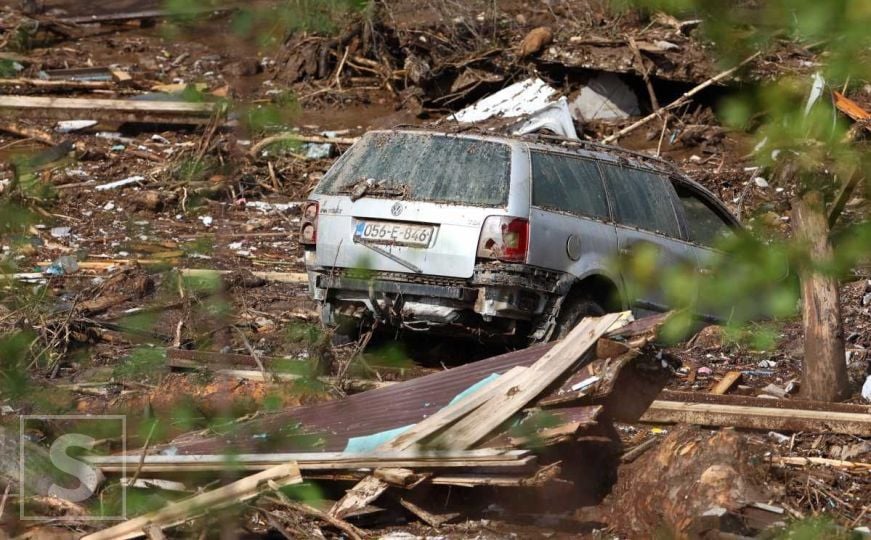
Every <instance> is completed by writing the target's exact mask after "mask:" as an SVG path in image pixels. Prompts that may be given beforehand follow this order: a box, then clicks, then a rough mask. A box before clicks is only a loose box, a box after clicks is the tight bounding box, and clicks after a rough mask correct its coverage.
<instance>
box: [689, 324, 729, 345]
mask: <svg viewBox="0 0 871 540" xmlns="http://www.w3.org/2000/svg"><path fill="white" fill-rule="evenodd" d="M691 345H692V346H693V347H700V348H702V349H716V348H719V347H722V346H723V327H722V326H716V325H710V326H706V327H704V328H702V329H701V330H699V333H698V334H696V336H695V337H694V338H693V339H692V342H691Z"/></svg>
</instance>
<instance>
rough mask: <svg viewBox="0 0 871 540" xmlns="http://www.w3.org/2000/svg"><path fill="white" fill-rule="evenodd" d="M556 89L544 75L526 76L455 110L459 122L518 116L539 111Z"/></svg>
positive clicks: (551, 97)
mask: <svg viewBox="0 0 871 540" xmlns="http://www.w3.org/2000/svg"><path fill="white" fill-rule="evenodd" d="M555 94H556V90H555V89H553V88H551V87H550V86H548V85H547V83H546V82H544V81H543V80H541V79H526V80H525V81H521V82H519V83H515V84H512V85H511V86H509V87H507V88H503V89H502V90H500V91H498V92H496V93H495V94H492V95H490V96H487V97H485V98H484V99H481V100H479V101H477V102H475V103H473V104H472V105H469V106H468V107H466V108H465V109H462V110H461V111H458V112H456V113H454V114H453V115H452V116H451V117H450V119H451V120H456V121H457V122H468V123H471V122H481V121H483V120H487V119H488V118H493V117H496V116H500V117H504V118H516V117H518V116H524V115H527V114H532V113H534V112H538V111H540V110H541V109H543V108H545V107H547V106H548V105H550V104H551V103H552V102H553V101H555V99H554V95H555Z"/></svg>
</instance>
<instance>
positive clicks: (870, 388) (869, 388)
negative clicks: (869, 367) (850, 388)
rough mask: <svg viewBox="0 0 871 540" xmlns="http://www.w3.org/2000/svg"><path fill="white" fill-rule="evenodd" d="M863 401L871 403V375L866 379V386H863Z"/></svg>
mask: <svg viewBox="0 0 871 540" xmlns="http://www.w3.org/2000/svg"><path fill="white" fill-rule="evenodd" d="M862 399H864V400H865V401H871V375H868V378H866V379H865V384H863V385H862Z"/></svg>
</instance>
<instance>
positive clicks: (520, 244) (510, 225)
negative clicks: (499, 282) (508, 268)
mask: <svg viewBox="0 0 871 540" xmlns="http://www.w3.org/2000/svg"><path fill="white" fill-rule="evenodd" d="M528 248H529V220H526V219H523V218H516V217H511V216H490V217H488V218H487V219H485V220H484V226H483V227H481V238H480V240H478V257H479V258H482V259H498V260H500V261H506V262H526V252H527V249H528Z"/></svg>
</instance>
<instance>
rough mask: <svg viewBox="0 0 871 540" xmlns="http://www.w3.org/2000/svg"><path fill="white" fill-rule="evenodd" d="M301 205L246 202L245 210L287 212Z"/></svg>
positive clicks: (293, 203) (295, 203) (297, 203)
mask: <svg viewBox="0 0 871 540" xmlns="http://www.w3.org/2000/svg"><path fill="white" fill-rule="evenodd" d="M301 205H302V203H301V202H289V203H271V202H266V201H245V208H256V209H257V210H260V211H261V212H287V211H288V210H290V209H292V208H298V207H299V206H301Z"/></svg>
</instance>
